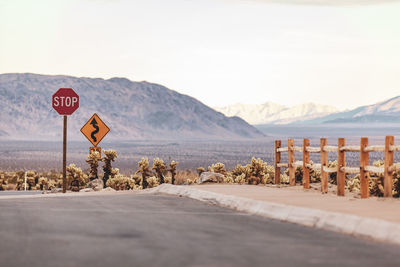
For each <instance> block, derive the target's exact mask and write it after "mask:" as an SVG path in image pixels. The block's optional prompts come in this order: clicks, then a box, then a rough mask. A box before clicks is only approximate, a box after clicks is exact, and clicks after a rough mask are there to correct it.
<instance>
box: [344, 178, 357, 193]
mask: <svg viewBox="0 0 400 267" xmlns="http://www.w3.org/2000/svg"><path fill="white" fill-rule="evenodd" d="M346 186H347V189H348V190H349V191H350V192H355V193H358V192H360V176H358V177H353V178H349V179H346Z"/></svg>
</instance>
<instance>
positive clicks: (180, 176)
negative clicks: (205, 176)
mask: <svg viewBox="0 0 400 267" xmlns="http://www.w3.org/2000/svg"><path fill="white" fill-rule="evenodd" d="M188 179H190V180H192V181H193V182H196V183H197V181H198V179H199V176H198V175H197V173H196V172H194V171H192V170H184V171H177V173H176V179H175V184H177V185H181V184H186V183H187V180H188Z"/></svg>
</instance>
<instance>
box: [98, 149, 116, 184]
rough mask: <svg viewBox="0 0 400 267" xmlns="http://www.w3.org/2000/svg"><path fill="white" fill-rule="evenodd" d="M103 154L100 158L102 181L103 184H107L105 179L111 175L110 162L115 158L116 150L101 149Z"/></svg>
mask: <svg viewBox="0 0 400 267" xmlns="http://www.w3.org/2000/svg"><path fill="white" fill-rule="evenodd" d="M103 154H104V157H103V158H102V159H101V161H103V162H104V166H103V171H104V176H103V182H104V185H107V180H108V179H109V178H110V177H113V173H112V166H111V162H113V161H114V160H115V159H116V158H117V152H116V151H115V150H112V149H110V150H103Z"/></svg>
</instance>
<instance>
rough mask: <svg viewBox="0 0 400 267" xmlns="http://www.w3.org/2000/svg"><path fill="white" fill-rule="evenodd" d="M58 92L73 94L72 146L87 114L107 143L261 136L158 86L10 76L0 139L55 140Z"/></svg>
mask: <svg viewBox="0 0 400 267" xmlns="http://www.w3.org/2000/svg"><path fill="white" fill-rule="evenodd" d="M58 88H73V89H74V90H75V92H77V94H78V95H79V98H80V105H79V109H78V110H77V111H76V112H75V113H74V114H72V115H71V116H70V118H69V119H68V136H69V137H71V138H73V139H77V140H84V137H83V135H82V134H81V133H80V131H79V129H80V128H81V127H82V126H83V124H84V123H85V122H86V121H87V120H88V119H89V118H90V117H91V116H92V115H93V113H97V114H98V115H99V116H100V117H101V118H102V119H103V120H104V122H105V123H106V124H107V125H108V126H109V127H110V128H111V131H110V133H109V134H108V135H107V138H108V139H109V138H118V139H120V138H123V139H135V140H136V139H177V138H179V139H191V138H195V139H199V138H213V139H221V138H223V139H226V138H243V137H245V138H255V137H262V136H264V135H263V134H262V133H261V132H259V131H258V130H257V129H256V128H254V127H253V126H251V125H249V124H248V123H246V122H245V121H244V120H242V119H240V118H238V117H226V116H225V115H223V114H221V113H219V112H216V111H215V110H213V109H212V108H210V107H208V106H206V105H204V104H203V103H201V102H200V101H198V100H196V99H194V98H192V97H190V96H187V95H182V94H179V93H178V92H175V91H173V90H170V89H168V88H166V87H164V86H162V85H158V84H154V83H149V82H133V81H130V80H128V79H125V78H111V79H108V80H104V79H101V78H95V79H94V78H78V77H71V76H63V75H39V74H31V73H24V74H18V73H12V74H0V103H1V105H0V114H1V115H0V137H2V138H18V139H35V140H37V139H46V140H47V139H52V138H53V139H54V138H59V136H61V135H62V117H61V116H60V115H58V114H57V112H56V111H54V110H53V108H52V106H51V97H52V95H53V94H54V93H55V92H56V91H57V90H58Z"/></svg>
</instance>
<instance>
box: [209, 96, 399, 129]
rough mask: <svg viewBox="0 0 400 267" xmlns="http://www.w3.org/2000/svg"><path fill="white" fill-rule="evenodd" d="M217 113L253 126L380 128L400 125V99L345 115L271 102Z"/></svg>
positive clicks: (326, 108)
mask: <svg viewBox="0 0 400 267" xmlns="http://www.w3.org/2000/svg"><path fill="white" fill-rule="evenodd" d="M215 109H216V110H218V111H220V112H222V113H224V114H225V115H227V116H238V117H241V118H242V119H244V120H246V121H247V122H249V123H251V124H253V125H268V124H320V123H324V124H330V123H331V124H332V123H336V124H338V123H340V124H349V123H361V124H365V123H374V124H376V123H377V124H378V126H379V123H398V122H400V96H397V97H393V98H391V99H388V100H385V101H381V102H378V103H376V104H373V105H366V106H361V107H357V108H355V109H352V110H346V111H339V110H338V109H337V108H335V107H332V106H327V105H318V104H313V103H307V104H303V105H297V106H294V107H286V106H283V105H279V104H275V103H271V102H267V103H265V104H261V105H244V104H234V105H231V106H226V107H222V108H215Z"/></svg>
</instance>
